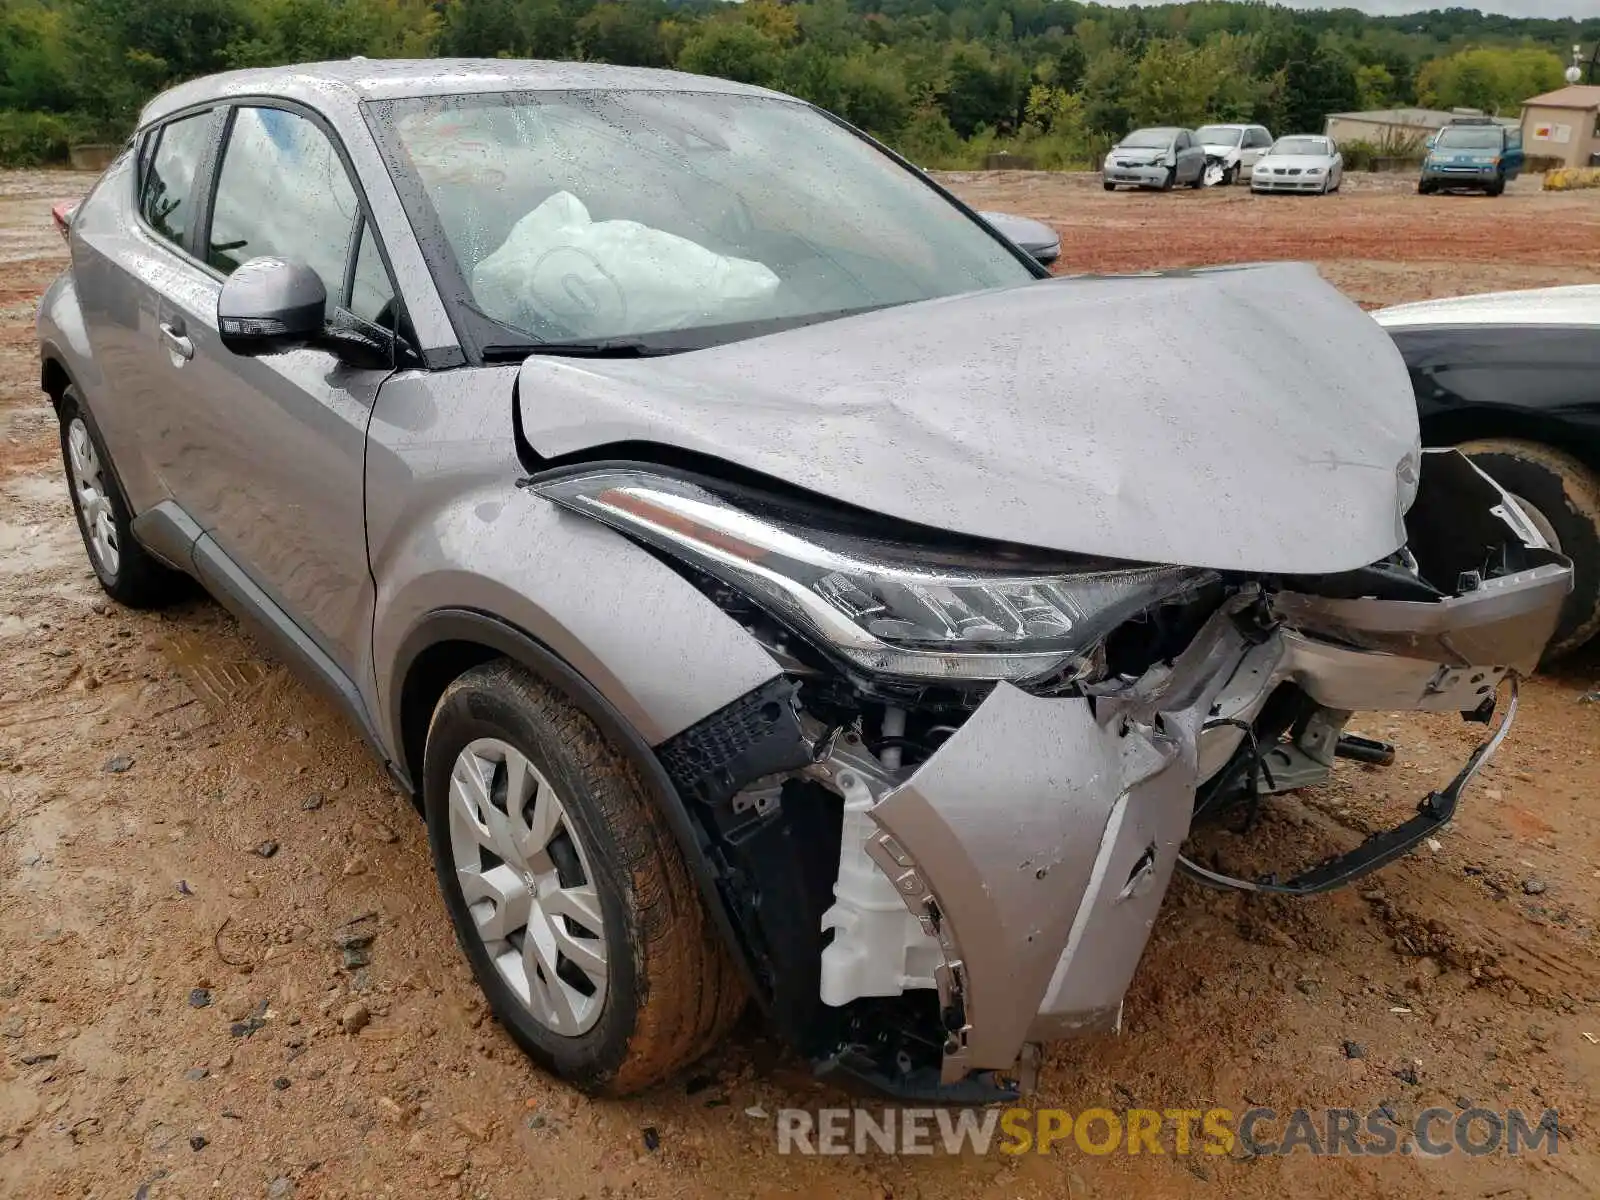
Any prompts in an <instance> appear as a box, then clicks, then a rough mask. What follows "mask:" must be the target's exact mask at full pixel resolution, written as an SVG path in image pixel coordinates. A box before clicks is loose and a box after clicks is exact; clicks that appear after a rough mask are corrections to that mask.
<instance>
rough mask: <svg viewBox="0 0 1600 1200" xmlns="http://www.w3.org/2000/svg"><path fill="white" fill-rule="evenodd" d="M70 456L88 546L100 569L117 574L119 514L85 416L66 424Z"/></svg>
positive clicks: (74, 489) (119, 551) (120, 562)
mask: <svg viewBox="0 0 1600 1200" xmlns="http://www.w3.org/2000/svg"><path fill="white" fill-rule="evenodd" d="M67 458H68V459H69V460H70V461H71V464H72V498H73V500H74V501H75V502H76V504H77V505H78V513H79V514H80V515H81V516H82V517H83V528H84V530H85V532H87V533H88V535H89V550H90V552H91V553H92V554H93V555H94V557H95V561H96V562H97V563H98V564H99V565H100V569H101V570H103V571H104V572H105V573H106V574H107V575H115V574H116V573H117V568H118V567H119V566H121V565H122V552H121V550H119V549H118V547H117V522H116V517H115V515H114V514H113V513H112V511H111V495H110V493H109V492H108V490H107V488H106V480H105V473H104V472H103V471H102V470H101V468H100V456H99V455H98V454H96V453H95V450H94V441H93V439H92V438H90V437H89V427H88V426H87V425H85V424H84V423H83V418H82V417H73V418H72V424H70V425H68V426H67Z"/></svg>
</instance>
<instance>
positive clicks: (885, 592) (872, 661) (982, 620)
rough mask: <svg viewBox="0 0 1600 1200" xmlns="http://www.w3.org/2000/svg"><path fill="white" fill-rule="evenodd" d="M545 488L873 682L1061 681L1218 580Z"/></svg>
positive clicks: (782, 511) (735, 508) (622, 490)
mask: <svg viewBox="0 0 1600 1200" xmlns="http://www.w3.org/2000/svg"><path fill="white" fill-rule="evenodd" d="M532 487H533V490H535V491H537V492H538V493H539V494H540V495H542V496H545V497H546V498H548V499H550V500H552V501H554V502H555V503H557V504H560V505H562V506H564V507H566V508H569V509H572V510H573V511H575V512H579V513H583V514H585V515H587V516H590V517H593V518H594V519H596V520H598V521H601V522H604V523H605V524H607V525H610V526H612V527H613V528H615V529H618V530H620V531H622V532H623V533H626V534H628V535H629V536H631V537H633V538H635V539H637V540H638V541H640V542H644V543H646V544H648V545H650V546H654V547H656V548H657V549H659V550H662V551H664V552H666V553H668V554H670V555H673V556H674V557H676V558H679V559H681V560H682V561H684V562H686V563H689V564H691V565H693V566H694V567H696V568H698V569H699V570H701V571H704V572H705V573H707V574H709V575H712V576H714V577H715V578H717V579H719V580H721V581H722V582H724V583H726V584H728V585H730V586H732V587H734V588H737V589H738V590H739V591H741V592H742V593H744V594H745V595H747V596H749V597H750V598H751V599H752V600H754V601H755V602H756V603H758V604H759V605H761V606H762V607H763V608H765V609H766V610H767V611H768V612H770V613H771V614H772V615H773V616H774V617H776V618H777V619H778V620H780V621H782V622H783V623H784V624H786V625H788V626H789V627H791V628H792V629H794V630H795V631H796V632H798V633H800V634H801V635H802V636H805V637H806V638H807V639H808V640H810V641H811V642H812V643H813V644H815V645H816V646H818V647H819V648H820V649H822V650H824V651H826V652H829V653H831V654H833V655H835V656H836V657H839V658H842V659H843V660H845V661H846V662H847V663H849V664H852V665H853V666H855V667H857V668H859V669H860V670H862V671H864V672H867V673H869V674H873V675H884V676H894V677H903V678H914V679H922V680H931V679H939V680H944V681H946V682H951V683H956V682H961V681H972V682H976V681H982V680H997V679H1007V680H1012V681H1020V680H1027V679H1033V678H1036V677H1040V676H1047V675H1051V674H1054V673H1056V672H1058V671H1059V670H1060V669H1061V668H1062V667H1063V666H1064V665H1065V664H1066V663H1067V662H1068V661H1069V660H1071V659H1072V658H1074V657H1076V656H1079V655H1082V654H1084V653H1085V652H1087V651H1089V650H1091V649H1092V648H1093V647H1094V646H1096V645H1097V644H1098V643H1099V642H1100V641H1101V640H1102V639H1103V638H1104V637H1105V636H1106V635H1107V634H1108V633H1110V632H1111V631H1112V630H1113V629H1115V628H1116V627H1117V626H1119V625H1121V624H1122V623H1123V622H1125V621H1127V620H1129V619H1130V618H1132V617H1135V616H1137V615H1139V614H1140V613H1142V612H1144V611H1145V610H1146V609H1148V608H1150V607H1152V606H1154V605H1155V604H1158V603H1160V602H1161V601H1163V600H1166V599H1169V598H1172V597H1175V596H1177V595H1179V594H1180V593H1186V592H1188V591H1190V590H1192V589H1194V588H1197V587H1199V586H1201V585H1203V584H1205V583H1209V582H1210V581H1212V580H1213V579H1215V578H1216V576H1215V575H1214V574H1213V573H1211V572H1207V571H1199V570H1194V569H1191V568H1186V567H1165V566H1129V565H1127V564H1122V563H1109V562H1084V563H1082V564H1078V563H1072V562H1067V563H1062V562H1060V561H1055V562H1051V563H1049V564H1047V565H1042V566H1041V565H1037V564H1033V563H1029V564H1027V565H1025V566H1020V567H1019V566H1017V565H1014V564H1013V565H1009V566H1008V565H1007V564H1006V563H1004V562H1000V561H984V560H981V559H976V558H975V557H974V556H971V555H967V554H962V553H959V552H941V551H940V550H939V549H937V548H933V547H921V546H915V545H908V544H904V543H898V542H888V541H884V540H879V539H875V538H873V537H871V536H869V535H866V534H863V533H860V532H854V531H852V532H841V531H839V530H838V529H831V528H828V527H827V519H826V517H825V516H823V517H819V515H818V514H817V513H815V512H807V511H801V510H800V509H799V508H798V507H797V506H793V507H791V506H789V505H786V504H784V503H783V502H781V501H775V500H773V499H772V498H771V497H767V496H750V495H746V494H743V493H742V492H737V491H736V490H734V489H732V488H729V489H727V490H726V491H724V490H722V489H721V488H718V487H717V485H715V484H711V483H709V482H705V483H702V482H695V481H692V480H689V479H684V478H680V477H677V476H673V475H667V474H663V473H658V472H656V471H652V470H648V469H643V468H637V469H636V468H623V467H607V468H595V469H592V470H580V471H577V472H574V473H570V474H565V475H560V476H557V477H554V478H550V479H546V480H542V481H539V482H536V483H534V484H533V485H532Z"/></svg>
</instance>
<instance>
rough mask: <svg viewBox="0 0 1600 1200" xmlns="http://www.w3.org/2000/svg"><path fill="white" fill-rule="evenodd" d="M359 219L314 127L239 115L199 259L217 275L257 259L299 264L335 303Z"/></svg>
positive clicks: (245, 111)
mask: <svg viewBox="0 0 1600 1200" xmlns="http://www.w3.org/2000/svg"><path fill="white" fill-rule="evenodd" d="M359 212H360V205H359V204H358V203H357V202H356V194H355V189H354V188H353V187H352V186H351V183H350V177H349V176H348V175H347V174H346V173H345V169H344V164H343V163H342V162H341V161H340V159H339V155H338V153H337V152H336V151H335V150H334V148H333V143H332V142H330V141H329V140H328V136H327V135H326V134H325V133H323V132H322V130H321V129H320V128H318V127H317V125H316V124H315V123H314V122H312V121H310V120H308V119H307V118H305V117H302V116H300V115H299V114H297V113H292V112H286V111H284V110H283V109H278V108H239V109H238V110H237V111H236V112H235V114H234V120H233V129H232V132H230V133H229V135H228V144H227V147H226V148H225V149H224V150H223V153H222V170H221V172H220V174H219V175H218V178H217V194H216V199H215V200H213V201H212V206H211V236H210V242H211V244H210V246H209V247H207V252H206V260H207V261H208V262H210V264H211V265H212V266H213V267H215V268H216V269H217V270H219V271H221V272H222V273H223V274H224V275H230V274H232V273H233V272H234V271H235V270H236V269H237V268H238V267H239V266H240V264H242V263H245V262H248V261H249V260H250V259H252V258H259V257H260V256H261V255H264V254H270V255H275V256H277V257H279V258H286V259H289V260H291V261H294V262H300V263H304V264H305V265H306V266H308V267H310V268H311V269H312V270H313V271H315V272H316V273H317V274H318V275H319V276H321V277H322V283H323V286H324V287H326V288H327V289H328V300H329V302H330V303H332V304H338V303H339V302H340V301H341V299H342V298H343V296H344V285H345V263H346V262H347V261H348V260H349V255H350V249H351V246H350V242H351V238H352V237H354V235H355V231H356V215H357V214H358V213H359Z"/></svg>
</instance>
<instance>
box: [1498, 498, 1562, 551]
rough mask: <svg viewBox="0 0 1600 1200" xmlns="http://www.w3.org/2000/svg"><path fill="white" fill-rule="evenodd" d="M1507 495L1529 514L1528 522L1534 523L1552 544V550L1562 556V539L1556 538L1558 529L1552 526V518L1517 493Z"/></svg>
mask: <svg viewBox="0 0 1600 1200" xmlns="http://www.w3.org/2000/svg"><path fill="white" fill-rule="evenodd" d="M1506 495H1508V496H1510V497H1511V498H1512V499H1513V500H1515V501H1516V502H1517V507H1518V508H1520V509H1521V510H1522V511H1523V512H1524V513H1526V514H1527V516H1528V520H1530V521H1532V522H1533V527H1534V528H1535V529H1537V530H1538V531H1539V533H1540V535H1541V536H1542V537H1543V538H1544V540H1545V541H1546V542H1548V543H1550V549H1552V550H1554V551H1555V552H1556V553H1557V554H1560V553H1561V539H1560V538H1558V537H1557V536H1556V527H1555V526H1554V525H1552V524H1550V518H1549V517H1547V516H1545V515H1544V513H1543V512H1541V511H1540V509H1539V508H1538V506H1537V505H1533V504H1530V503H1528V502H1527V501H1526V500H1524V499H1523V498H1522V497H1521V496H1519V495H1517V494H1516V493H1515V492H1507V493H1506Z"/></svg>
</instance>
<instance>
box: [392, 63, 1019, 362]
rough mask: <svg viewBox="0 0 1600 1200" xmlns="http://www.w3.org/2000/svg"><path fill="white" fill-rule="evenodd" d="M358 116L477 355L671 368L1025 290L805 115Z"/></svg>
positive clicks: (677, 104)
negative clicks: (545, 353)
mask: <svg viewBox="0 0 1600 1200" xmlns="http://www.w3.org/2000/svg"><path fill="white" fill-rule="evenodd" d="M371 107H372V110H373V115H374V118H375V120H374V121H373V127H374V129H375V130H376V132H377V133H378V136H379V138H380V140H381V141H382V142H384V144H385V149H386V151H387V157H388V158H389V161H390V163H391V165H392V167H393V169H394V171H395V174H396V179H397V183H398V184H399V185H400V189H401V193H402V195H403V196H404V197H405V200H406V204H407V207H408V208H409V209H412V210H413V211H412V213H411V216H412V220H413V223H414V224H415V225H416V226H417V228H418V229H419V231H423V237H422V241H423V243H424V245H425V246H428V247H429V248H430V257H431V258H432V259H433V260H434V262H433V266H434V270H435V272H436V273H437V274H439V276H440V280H441V287H442V290H443V291H444V292H445V293H446V294H447V295H450V296H453V297H454V299H455V300H456V302H457V304H458V305H459V306H460V307H461V308H463V309H465V310H466V311H467V313H468V314H475V316H474V315H469V316H468V318H467V321H466V323H467V324H469V325H473V324H474V322H476V327H475V333H474V336H475V337H476V338H477V340H478V341H479V342H480V344H484V345H487V344H489V343H497V344H498V345H501V346H505V347H507V348H509V349H515V348H517V347H518V346H525V345H530V344H533V343H542V342H561V343H575V342H584V341H591V340H596V339H616V338H631V339H637V338H641V337H644V336H645V335H660V336H656V337H654V338H653V339H652V340H653V342H654V344H655V345H656V346H658V347H663V346H665V347H666V348H678V349H681V348H685V347H687V346H691V345H693V346H700V345H707V344H714V343H716V342H719V341H730V340H734V339H736V338H739V337H744V336H750V335H752V334H754V333H757V332H770V331H772V330H775V329H781V328H786V327H789V326H793V325H800V324H806V323H810V322H813V321H817V320H823V319H827V318H829V317H833V316H838V315H842V314H845V313H849V312H857V311H861V310H864V309H871V308H882V307H885V306H887V305H894V304H907V303H910V302H912V301H916V300H928V299H932V298H934V297H938V296H947V295H953V294H955V293H958V292H971V291H978V290H980V289H985V288H995V287H1003V286H1007V285H1011V284H1018V283H1025V282H1028V281H1030V280H1032V279H1034V278H1035V275H1034V273H1033V271H1032V270H1030V269H1029V267H1028V266H1026V265H1024V263H1023V262H1022V261H1020V260H1019V259H1018V258H1017V257H1016V255H1015V254H1013V253H1012V252H1011V251H1009V250H1008V249H1007V248H1006V247H1005V246H1004V245H1003V244H1002V243H1001V242H1000V241H998V240H997V239H996V238H995V237H994V236H992V235H991V234H989V233H987V232H986V231H985V229H984V228H983V227H982V226H981V225H979V224H978V223H977V222H975V221H973V220H972V219H971V218H969V217H968V216H966V215H965V214H964V213H963V212H962V211H961V210H960V209H958V208H956V207H955V206H954V205H952V204H951V203H950V202H949V201H947V200H946V199H944V197H942V196H941V195H940V194H939V193H938V192H937V191H935V190H934V189H933V188H931V187H929V186H928V184H927V183H925V182H924V181H923V180H922V179H921V178H920V177H919V176H918V175H916V174H915V173H913V172H911V171H908V170H906V169H905V168H903V167H901V166H900V165H899V164H898V163H896V162H895V161H894V160H893V159H891V158H889V157H888V156H887V155H885V154H883V153H882V152H880V151H879V150H877V149H876V148H874V147H873V146H872V145H871V144H870V143H868V142H866V141H864V140H862V139H861V138H859V137H857V136H855V135H854V134H852V133H851V132H850V131H849V130H847V129H845V128H843V127H841V126H839V125H837V124H835V123H834V122H833V121H831V120H830V119H828V118H827V117H825V116H824V115H822V114H821V113H819V112H818V111H816V110H815V109H813V108H811V107H809V106H807V105H804V104H801V103H799V102H795V101H787V100H782V99H778V98H771V97H759V96H736V95H724V94H710V93H707V94H701V93H686V92H669V91H649V90H644V91H628V90H618V91H612V90H607V91H568V92H553V91H552V92H530V93H492V94H483V95H471V96H452V97H430V98H425V99H422V98H419V99H406V100H395V101H388V102H384V103H378V104H373V105H372V106H371ZM419 218H420V219H419ZM430 232H433V233H436V234H437V235H442V237H441V236H431V237H430V236H429V233H430ZM441 241H442V243H443V244H442V245H439V244H438V243H440V242H441ZM485 317H486V318H488V319H489V320H490V321H492V322H494V323H495V326H498V328H495V327H494V326H490V327H485V326H484V325H483V322H482V318H485ZM689 330H699V331H700V335H699V336H697V337H682V336H679V337H677V338H674V337H673V336H671V335H672V334H680V335H681V334H682V332H683V331H689Z"/></svg>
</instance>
